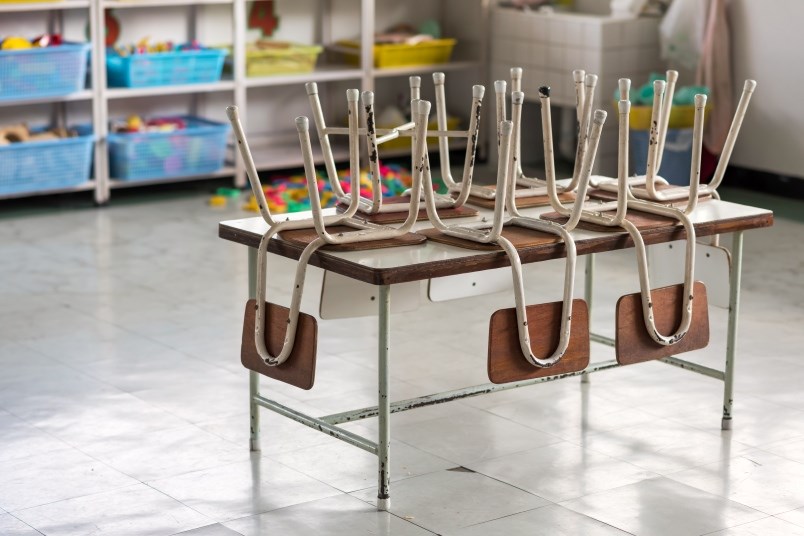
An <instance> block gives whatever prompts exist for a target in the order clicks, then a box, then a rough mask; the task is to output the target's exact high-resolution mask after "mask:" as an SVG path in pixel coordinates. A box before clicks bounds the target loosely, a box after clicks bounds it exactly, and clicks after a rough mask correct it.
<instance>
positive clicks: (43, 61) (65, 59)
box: [0, 43, 90, 100]
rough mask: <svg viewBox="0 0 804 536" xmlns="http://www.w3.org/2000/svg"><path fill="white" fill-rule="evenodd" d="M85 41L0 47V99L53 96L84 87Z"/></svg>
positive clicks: (85, 68)
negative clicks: (4, 48) (13, 47)
mask: <svg viewBox="0 0 804 536" xmlns="http://www.w3.org/2000/svg"><path fill="white" fill-rule="evenodd" d="M89 49H90V45H89V44H88V43H64V44H63V45H59V46H55V47H46V48H28V49H24V50H2V51H0V100H16V99H31V98H37V97H56V96H60V95H67V94H69V93H74V92H76V91H81V90H82V89H84V86H85V83H86V77H87V62H88V57H89Z"/></svg>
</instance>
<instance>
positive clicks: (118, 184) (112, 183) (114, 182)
mask: <svg viewBox="0 0 804 536" xmlns="http://www.w3.org/2000/svg"><path fill="white" fill-rule="evenodd" d="M234 173H235V170H234V167H232V166H226V167H222V168H221V169H219V170H218V171H214V172H212V173H204V174H203V175H182V176H180V177H162V178H159V179H143V180H131V181H127V180H121V179H114V178H112V179H109V187H110V188H134V187H136V186H150V185H154V184H170V183H174V182H187V181H197V180H204V179H218V178H220V177H231V176H232V175H234Z"/></svg>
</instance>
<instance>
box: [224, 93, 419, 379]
mask: <svg viewBox="0 0 804 536" xmlns="http://www.w3.org/2000/svg"><path fill="white" fill-rule="evenodd" d="M358 98H359V93H358V91H357V90H356V89H352V90H349V91H347V102H348V106H349V127H348V130H349V132H350V136H349V153H350V166H351V169H352V172H353V173H352V179H351V180H352V192H357V191H359V186H358V184H357V182H358V181H359V174H357V173H354V171H355V170H359V169H360V163H359V153H360V151H359V145H358V144H359V139H358V133H357V130H358V125H357V117H358V113H357V112H358V108H357V103H358ZM364 98H373V95H372V96H371V97H368V96H366V95H364ZM418 108H422V109H423V107H422V106H419V105H417V109H418ZM426 108H427V110H426V112H425V114H426V113H429V104H428V105H427V107H426ZM226 113H227V116H228V117H229V120H230V122H231V124H232V128H233V131H234V134H235V139H236V140H237V144H238V147H239V149H240V154H241V156H242V158H243V161H244V164H245V168H246V173H247V176H248V179H249V183H250V185H251V189H252V192H253V193H254V196H255V197H256V199H257V204H258V206H259V210H260V214H261V215H262V217H263V219H264V220H265V222H266V223H267V224H268V225H269V229H268V231H267V232H266V233H265V234H264V235H263V237H262V239H261V240H260V244H259V247H258V249H257V285H256V300H257V311H256V318H255V326H254V338H255V344H256V348H257V352H258V353H259V355H260V357H261V358H262V359H263V360H264V361H265V363H266V364H267V365H269V366H277V365H281V364H282V363H284V362H285V361H286V360H287V359H288V357H290V354H291V352H292V351H293V347H294V344H295V339H296V329H297V326H298V319H299V310H300V306H301V298H302V294H303V291H304V282H305V275H306V272H307V265H308V263H309V260H310V257H311V256H312V255H313V253H315V252H316V250H318V249H319V248H320V247H321V246H323V245H326V244H345V243H353V242H363V241H368V240H384V239H389V238H395V237H398V236H401V235H403V234H405V233H407V232H408V231H409V230H410V228H411V227H412V225H413V223H414V222H415V220H416V217H415V214H417V213H418V206H417V207H416V212H415V213H414V212H411V214H412V215H409V216H408V219H407V221H406V222H405V224H404V225H403V226H402V227H400V228H398V229H393V228H389V227H384V226H379V225H374V224H371V223H367V222H365V221H362V220H358V219H355V218H354V214H355V213H356V211H357V203H356V202H355V199H354V198H355V197H356V195H355V194H354V193H353V194H352V196H351V197H350V198H349V199H350V205H349V207H348V208H347V210H346V212H345V213H343V214H338V215H335V216H323V211H322V208H321V201H320V198H319V194H318V183H317V177H316V173H315V166H314V162H313V154H312V147H311V144H310V136H309V120H308V119H307V118H306V117H298V118H296V128H297V130H298V132H299V140H300V144H301V147H302V152H303V154H304V165H305V171H306V178H307V190H308V194H309V196H310V202H311V208H312V212H313V217H312V219H300V220H299V219H291V218H287V219H286V220H284V221H279V220H277V219H276V218H275V217H274V216H273V215H272V214H271V212H270V210H269V209H268V204H267V202H266V200H265V193H264V192H263V190H262V185H261V183H260V179H259V174H258V172H257V169H256V166H255V164H254V159H253V157H252V154H251V150H250V148H249V146H248V142H247V140H246V135H245V132H244V130H243V126H242V123H241V121H240V117H239V114H238V110H237V107H235V106H230V107H228V108H227V109H226ZM424 128H425V131H426V119H425V127H424ZM417 147H418V146H417ZM419 151H421V149H420V148H419ZM336 176H337V175H336ZM420 187H421V179H420V175H419V180H418V183H417V182H416V181H415V179H414V189H420ZM416 205H418V203H416ZM326 225H347V226H349V227H353V228H355V229H357V231H355V232H351V233H340V234H338V235H337V236H333V235H331V234H329V233H327V232H326ZM310 227H315V229H316V232H317V234H318V235H319V237H318V238H317V239H315V240H313V241H312V242H311V243H310V244H308V245H307V246H306V247H305V248H304V250H303V251H302V253H301V256H300V257H299V262H298V264H297V266H296V274H295V280H294V288H293V294H292V297H291V304H290V310H289V315H288V322H287V327H286V330H285V337H284V341H283V344H282V350H281V351H280V352H279V354H277V355H276V356H274V355H272V354H271V353H270V351H269V350H268V348H267V346H266V344H265V302H266V272H267V254H268V245H269V243H270V241H271V239H272V238H273V237H274V236H275V235H276V234H277V233H279V232H282V231H289V230H294V229H308V228H310Z"/></svg>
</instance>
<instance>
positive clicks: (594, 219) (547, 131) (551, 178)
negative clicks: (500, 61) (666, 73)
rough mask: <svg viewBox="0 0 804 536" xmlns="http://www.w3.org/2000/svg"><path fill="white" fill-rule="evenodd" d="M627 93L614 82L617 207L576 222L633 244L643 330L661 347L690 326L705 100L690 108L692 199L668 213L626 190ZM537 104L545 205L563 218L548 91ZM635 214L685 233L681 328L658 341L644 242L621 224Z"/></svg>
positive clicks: (603, 206)
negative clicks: (670, 222) (670, 221)
mask: <svg viewBox="0 0 804 536" xmlns="http://www.w3.org/2000/svg"><path fill="white" fill-rule="evenodd" d="M629 90H630V80H627V79H620V95H621V97H623V98H622V99H621V100H620V102H619V103H618V111H619V140H618V178H617V181H616V186H617V193H618V196H617V201H616V202H615V203H599V204H597V205H595V206H594V208H595V210H594V211H589V210H581V211H580V212H579V213H578V214H577V215H578V216H579V220H583V221H587V222H590V223H594V224H597V225H603V226H606V227H621V228H623V229H625V230H626V231H627V232H628V234H629V235H630V236H631V238H632V240H633V241H634V246H635V248H636V252H637V266H638V271H639V280H640V289H641V298H642V312H643V317H644V322H645V328H646V329H647V331H648V334H649V335H650V337H651V338H652V339H653V340H654V341H655V342H657V343H658V344H661V345H663V346H669V345H672V344H675V343H677V342H678V341H680V340H681V339H682V338H683V337H684V336H685V335H686V334H687V332H688V331H689V327H690V323H691V321H692V301H693V299H694V296H693V284H694V259H695V227H694V226H693V224H692V221H691V220H690V218H689V214H691V213H692V211H693V210H695V207H696V205H697V200H698V196H697V190H698V182H699V179H700V163H701V159H700V156H701V148H702V144H703V120H704V108H705V106H706V96H704V95H696V98H695V102H696V108H695V127H694V132H693V160H692V164H691V166H690V168H691V169H690V176H691V187H690V192H691V193H692V194H694V195H691V196H690V202H689V203H688V204H687V206H686V207H685V208H684V209H683V210H681V209H677V208H673V207H668V206H664V205H660V204H657V203H652V202H647V201H643V200H638V199H636V198H635V197H634V196H633V194H632V193H631V184H630V182H629V179H628V129H629V123H628V120H629V115H630V111H631V103H630V101H629V100H628V93H629ZM540 98H541V100H542V130H543V132H544V144H545V173H546V175H547V180H548V183H549V184H551V185H552V186H551V187H550V200H551V203H552V204H553V208H554V209H555V210H556V211H557V212H559V213H561V214H563V215H569V216H572V215H571V214H569V211H568V209H566V207H564V206H563V205H562V204H561V202H560V200H559V199H558V197H557V195H556V193H555V168H554V164H553V158H554V156H553V140H552V124H551V123H552V121H551V118H550V111H549V99H550V95H549V89H548V88H542V91H540ZM629 208H630V209H635V210H640V211H643V212H648V213H651V214H657V215H662V216H667V217H671V218H674V219H676V220H678V221H679V222H681V224H682V225H683V227H684V230H685V231H686V233H687V239H686V258H685V264H684V268H685V269H684V298H683V302H682V318H681V324H680V326H679V327H678V329H677V330H676V332H675V333H673V334H672V335H663V334H661V333H660V332H659V331H658V330H657V329H656V324H655V319H654V316H653V302H652V299H651V287H650V279H649V276H648V262H647V251H646V249H645V242H644V240H643V239H642V235H641V233H640V232H639V229H638V228H637V227H636V226H635V225H634V224H633V223H631V222H630V221H628V220H627V219H625V216H626V213H627V211H628V209H629ZM612 209H615V210H616V212H615V215H614V216H613V217H612V216H607V215H605V214H604V212H605V211H610V210H612ZM577 223H578V221H574V222H573V221H572V218H571V217H570V221H568V222H567V227H569V228H570V229H572V228H574V227H575V226H576V225H577Z"/></svg>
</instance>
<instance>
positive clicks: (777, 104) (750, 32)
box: [729, 0, 804, 178]
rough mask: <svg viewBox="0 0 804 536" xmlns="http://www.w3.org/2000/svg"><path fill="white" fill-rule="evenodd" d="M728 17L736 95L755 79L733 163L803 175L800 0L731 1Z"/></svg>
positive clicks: (802, 5)
mask: <svg viewBox="0 0 804 536" xmlns="http://www.w3.org/2000/svg"><path fill="white" fill-rule="evenodd" d="M729 19H730V23H731V34H732V58H733V60H732V65H733V69H734V72H733V76H734V85H735V90H736V94H737V95H739V91H740V90H741V89H742V85H743V81H744V80H745V79H746V78H753V79H755V80H756V81H757V89H756V93H754V97H753V99H752V100H751V107H750V108H749V110H748V114H747V116H746V118H745V122H744V123H743V128H742V130H741V131H740V137H739V141H738V142H737V147H736V148H735V150H734V156H733V157H732V164H735V165H739V166H743V167H747V168H751V169H757V170H762V171H770V172H774V173H779V174H781V175H791V176H795V177H802V178H804V106H801V105H799V104H798V101H796V98H798V96H799V95H801V93H802V87H804V68H802V56H801V51H802V47H804V32H802V22H803V21H804V2H802V0H764V1H759V0H731V6H730V13H729Z"/></svg>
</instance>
